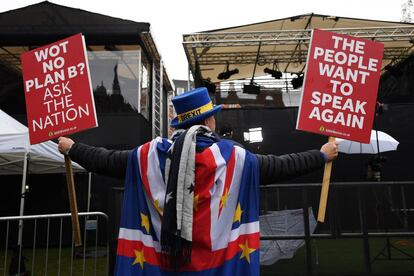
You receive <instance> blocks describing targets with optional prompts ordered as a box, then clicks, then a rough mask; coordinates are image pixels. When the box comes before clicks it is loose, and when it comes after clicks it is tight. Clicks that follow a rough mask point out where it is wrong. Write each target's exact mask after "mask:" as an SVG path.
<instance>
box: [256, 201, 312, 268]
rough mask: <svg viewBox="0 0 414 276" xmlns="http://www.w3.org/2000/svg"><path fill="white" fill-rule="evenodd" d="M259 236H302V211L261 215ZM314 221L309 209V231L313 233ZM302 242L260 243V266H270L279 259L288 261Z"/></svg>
mask: <svg viewBox="0 0 414 276" xmlns="http://www.w3.org/2000/svg"><path fill="white" fill-rule="evenodd" d="M259 219H260V235H261V236H266V235H276V236H278V235H279V236H284V235H304V233H305V230H304V222H303V210H302V209H295V210H282V211H271V212H269V213H267V214H265V215H261V216H260V217H259ZM315 228H316V220H315V217H314V216H313V212H312V208H311V207H309V229H310V232H311V233H313V231H315ZM304 243H305V242H304V240H262V241H260V264H261V265H272V264H274V263H275V262H277V261H278V260H280V259H290V258H292V257H293V255H294V254H295V252H296V250H298V249H299V248H300V247H301V246H302V245H303V244H304Z"/></svg>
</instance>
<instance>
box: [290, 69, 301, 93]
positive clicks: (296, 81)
mask: <svg viewBox="0 0 414 276" xmlns="http://www.w3.org/2000/svg"><path fill="white" fill-rule="evenodd" d="M290 83H291V84H292V86H293V89H298V88H300V87H301V86H302V85H303V73H302V74H299V75H298V76H297V77H296V78H294V79H292V80H291V82H290Z"/></svg>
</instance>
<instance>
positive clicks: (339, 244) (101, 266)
mask: <svg viewBox="0 0 414 276" xmlns="http://www.w3.org/2000/svg"><path fill="white" fill-rule="evenodd" d="M391 243H392V244H393V245H394V246H396V248H398V249H400V250H403V251H405V252H406V253H408V254H410V255H412V256H414V239H391ZM384 246H385V239H370V254H371V260H372V259H373V258H374V257H375V256H376V255H377V254H378V253H379V252H381V250H382V249H383V248H384ZM99 249H102V248H99ZM385 252H386V251H385ZM71 253H72V251H71V248H63V249H62V252H61V257H60V260H61V261H60V262H61V264H60V275H70V270H71ZM391 253H392V257H393V258H402V257H405V256H404V255H403V254H401V253H399V252H398V250H395V249H391ZM10 254H11V251H9V252H8V258H7V259H8V260H7V263H6V275H8V273H7V272H8V266H9V264H10V259H11V256H10ZM23 255H24V256H25V257H26V259H27V260H26V268H27V269H28V270H30V271H31V275H45V265H46V251H45V249H37V250H36V253H35V259H34V269H33V270H32V260H33V258H32V249H24V250H23ZM47 262H48V266H47V274H46V275H58V271H59V266H58V263H59V250H58V249H56V248H51V249H49V253H48V256H47ZM83 266H84V263H83V259H73V272H72V275H88V276H89V275H95V269H94V267H95V260H94V259H93V258H91V259H85V271H84V270H83ZM371 266H372V272H373V274H374V275H387V276H390V275H414V260H376V261H374V262H373V263H372V264H371ZM312 268H313V275H321V276H339V275H364V274H365V265H364V255H363V242H362V240H361V239H333V240H317V241H312ZM106 269H107V258H106V257H100V258H97V259H96V275H99V276H101V275H102V276H103V275H107V274H106V271H107V270H106ZM3 273H4V251H0V275H3ZM261 275H262V276H263V275H265V276H270V275H272V276H273V275H286V276H293V275H306V252H305V246H302V247H301V248H300V249H299V250H298V251H297V252H296V254H295V256H294V257H293V258H292V259H289V260H280V261H278V262H277V263H276V264H274V265H271V266H262V267H261Z"/></svg>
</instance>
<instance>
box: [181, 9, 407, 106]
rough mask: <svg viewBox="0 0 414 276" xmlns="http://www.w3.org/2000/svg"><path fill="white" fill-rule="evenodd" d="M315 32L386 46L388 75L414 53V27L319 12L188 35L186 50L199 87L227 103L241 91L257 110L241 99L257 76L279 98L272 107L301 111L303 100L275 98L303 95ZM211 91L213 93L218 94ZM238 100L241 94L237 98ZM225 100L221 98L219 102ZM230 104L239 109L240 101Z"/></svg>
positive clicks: (405, 24) (265, 87)
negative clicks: (344, 36)
mask: <svg viewBox="0 0 414 276" xmlns="http://www.w3.org/2000/svg"><path fill="white" fill-rule="evenodd" d="M312 29H323V30H329V31H333V32H337V33H341V34H347V35H351V36H355V37H360V38H365V39H372V40H375V41H378V42H381V43H384V47H385V49H384V58H383V63H382V70H383V71H384V70H390V69H392V68H393V66H394V65H396V64H398V63H399V62H400V61H402V60H404V59H406V58H407V57H409V56H410V55H411V54H412V53H413V51H414V48H413V45H414V44H413V43H414V24H412V23H402V22H388V21H377V20H365V19H357V18H344V17H338V16H330V15H319V14H313V13H311V14H304V15H298V16H293V17H288V18H283V19H278V20H273V21H267V22H260V23H254V24H249V25H243V26H237V27H229V28H223V29H217V30H211V31H205V32H197V33H192V34H185V35H183V46H184V50H185V53H186V55H187V60H188V63H189V68H190V70H191V73H192V75H193V77H194V80H195V83H196V85H197V84H198V85H207V86H208V85H209V84H210V85H215V88H216V91H217V92H219V93H222V95H221V100H222V101H221V103H226V98H231V95H230V94H227V93H231V91H236V92H237V96H238V100H240V102H239V103H240V104H241V105H242V106H243V103H245V104H246V103H247V104H250V105H251V104H252V101H248V100H246V97H247V96H246V95H244V96H243V94H245V93H243V94H241V93H240V91H241V90H242V88H243V87H244V86H245V84H246V83H248V81H249V80H250V78H252V75H253V72H254V78H255V79H254V81H255V83H256V84H257V85H259V86H260V87H261V88H262V90H263V89H264V90H265V91H266V90H267V92H266V93H265V94H264V95H263V97H268V96H273V98H274V101H273V105H272V106H278V107H281V106H286V105H291V106H296V105H298V101H293V102H287V101H286V99H285V98H284V97H285V96H283V103H281V102H280V100H279V103H278V100H277V99H276V98H277V97H278V95H275V93H276V94H279V96H280V97H281V96H282V95H283V94H286V92H292V93H291V96H292V95H293V96H294V95H295V94H296V95H298V94H300V90H298V88H300V85H301V83H300V78H301V77H302V76H303V75H302V73H303V72H304V70H305V66H306V58H307V53H308V44H309V41H310V36H311V31H312ZM259 45H260V46H259ZM259 48H260V49H259ZM236 69H237V70H236ZM236 71H237V73H236ZM220 73H221V74H220ZM223 73H225V74H224V75H223ZM280 73H288V74H283V77H282V74H280ZM266 76H267V77H266ZM223 77H224V78H223ZM294 79H297V80H296V83H295V81H293V83H292V80H294ZM236 80H237V81H236ZM240 80H242V81H240ZM243 80H244V81H243ZM218 84H220V85H218ZM269 90H270V91H269ZM275 91H276V92H275ZM210 92H213V91H212V89H210ZM272 93H273V95H272ZM233 96H236V94H234V93H233ZM219 98H220V97H219V96H217V95H216V99H217V100H219ZM268 98H269V97H268ZM227 103H230V104H236V102H235V101H234V100H233V101H231V100H230V102H227ZM262 103H263V102H262ZM253 105H259V104H253ZM259 106H260V105H259Z"/></svg>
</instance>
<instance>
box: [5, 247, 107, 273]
mask: <svg viewBox="0 0 414 276" xmlns="http://www.w3.org/2000/svg"><path fill="white" fill-rule="evenodd" d="M93 249H94V248H93ZM98 250H105V248H98ZM79 251H80V252H83V248H81V250H79ZM10 254H12V251H10V250H9V251H8V252H7V255H8V256H7V262H6V267H5V268H4V257H5V256H4V251H0V275H8V271H9V265H10V260H11V255H10ZM71 255H72V249H71V248H62V251H61V256H60V266H59V249H57V248H49V252H48V253H47V258H46V250H45V249H36V252H35V259H34V262H33V251H32V249H31V248H28V249H24V250H23V256H24V257H26V261H25V265H26V269H27V270H29V271H30V272H31V275H32V276H35V275H88V276H89V275H99V276H106V275H107V257H106V256H105V257H98V258H96V262H95V258H86V259H85V262H84V260H83V258H75V259H73V263H72V258H71ZM46 262H47V265H46ZM95 267H96V269H95ZM4 269H6V274H4ZM95 271H96V272H95Z"/></svg>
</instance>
